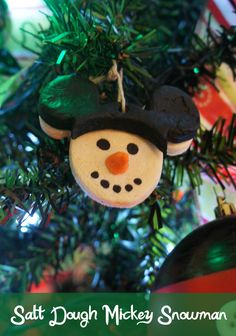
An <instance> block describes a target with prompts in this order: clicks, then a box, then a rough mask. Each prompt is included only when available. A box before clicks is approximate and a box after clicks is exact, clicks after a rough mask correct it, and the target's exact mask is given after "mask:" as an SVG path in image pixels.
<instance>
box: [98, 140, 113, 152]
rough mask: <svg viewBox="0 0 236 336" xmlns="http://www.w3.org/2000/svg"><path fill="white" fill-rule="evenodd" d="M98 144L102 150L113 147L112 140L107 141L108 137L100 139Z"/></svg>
mask: <svg viewBox="0 0 236 336" xmlns="http://www.w3.org/2000/svg"><path fill="white" fill-rule="evenodd" d="M97 146H98V147H99V148H100V149H102V150H108V149H109V148H110V147H111V145H110V142H109V141H107V140H106V139H100V140H98V141H97Z"/></svg>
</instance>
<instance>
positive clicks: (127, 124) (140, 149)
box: [39, 75, 199, 208]
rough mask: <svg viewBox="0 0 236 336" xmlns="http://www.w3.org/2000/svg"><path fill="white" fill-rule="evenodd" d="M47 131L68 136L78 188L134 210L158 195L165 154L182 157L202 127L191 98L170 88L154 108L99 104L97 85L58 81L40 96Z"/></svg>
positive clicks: (72, 78)
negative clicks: (155, 194) (155, 192)
mask: <svg viewBox="0 0 236 336" xmlns="http://www.w3.org/2000/svg"><path fill="white" fill-rule="evenodd" d="M39 120H40V125H41V128H42V129H43V131H44V132H45V133H46V134H48V135H49V136H50V137H52V138H54V139H57V140H60V139H63V138H65V137H68V136H69V137H70V150H69V161H70V166H71V170H72V173H73V176H74V178H75V180H76V182H77V183H78V184H79V186H80V187H81V188H82V189H83V190H84V191H85V192H86V193H87V194H88V196H90V197H91V198H92V199H93V200H95V201H96V202H98V203H101V204H103V205H105V206H109V207H116V208H131V207H134V206H136V205H138V204H140V203H142V202H143V201H144V200H145V199H147V198H148V197H149V196H150V194H151V193H152V192H153V191H154V190H155V188H156V186H157V184H158V182H159V180H160V177H161V172H162V166H163V159H164V156H165V155H166V154H167V155H171V156H174V155H179V154H182V153H184V152H185V151H186V150H187V149H188V148H189V146H190V145H191V142H192V139H193V137H194V136H195V134H196V131H197V129H198V127H199V113H198V110H197V108H196V107H195V105H194V103H193V102H192V100H191V98H190V97H189V96H188V95H187V94H186V93H184V92H183V91H182V90H179V89H177V88H175V87H171V86H162V87H159V88H157V89H156V90H155V91H154V93H153V98H152V102H151V104H150V109H148V110H143V109H142V108H141V107H138V106H136V105H132V104H128V105H127V107H126V112H125V113H122V112H121V111H120V109H119V104H118V103H107V104H101V103H100V102H99V95H98V90H97V87H96V85H95V84H93V83H92V82H90V81H89V80H86V79H81V78H80V77H79V76H78V75H66V76H58V77H57V78H56V79H54V80H53V81H52V82H50V83H48V84H47V85H46V86H45V87H44V88H43V89H42V90H41V93H40V102H39Z"/></svg>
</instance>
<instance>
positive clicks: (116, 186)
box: [91, 171, 142, 194]
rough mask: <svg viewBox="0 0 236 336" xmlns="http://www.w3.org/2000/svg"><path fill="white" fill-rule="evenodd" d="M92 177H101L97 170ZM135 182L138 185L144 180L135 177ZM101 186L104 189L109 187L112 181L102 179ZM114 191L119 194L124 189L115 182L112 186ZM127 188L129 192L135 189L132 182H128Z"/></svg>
mask: <svg viewBox="0 0 236 336" xmlns="http://www.w3.org/2000/svg"><path fill="white" fill-rule="evenodd" d="M91 177H92V178H93V179H98V178H99V173H98V172H97V171H94V172H92V174H91ZM134 183H135V184H136V185H141V184H142V180H141V179H140V178H135V179H134ZM100 184H101V186H102V187H103V188H104V189H109V188H110V183H109V182H108V181H107V180H101V181H100ZM112 189H113V191H114V192H115V193H117V194H119V193H120V192H121V190H122V188H121V186H119V185H118V184H114V185H113V187H112ZM125 190H126V191H127V192H131V191H132V190H133V186H132V185H131V184H126V186H125Z"/></svg>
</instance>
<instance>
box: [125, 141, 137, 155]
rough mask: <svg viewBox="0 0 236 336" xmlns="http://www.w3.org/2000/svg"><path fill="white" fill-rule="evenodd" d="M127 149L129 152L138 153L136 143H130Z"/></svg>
mask: <svg viewBox="0 0 236 336" xmlns="http://www.w3.org/2000/svg"><path fill="white" fill-rule="evenodd" d="M127 151H128V153H129V154H131V155H135V154H137V153H138V146H137V145H135V144H134V143H130V144H128V146H127Z"/></svg>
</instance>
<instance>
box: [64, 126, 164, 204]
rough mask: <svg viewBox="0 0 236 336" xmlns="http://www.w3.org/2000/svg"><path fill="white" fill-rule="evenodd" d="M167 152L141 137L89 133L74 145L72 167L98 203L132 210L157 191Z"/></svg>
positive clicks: (74, 140) (77, 179) (108, 132)
mask: <svg viewBox="0 0 236 336" xmlns="http://www.w3.org/2000/svg"><path fill="white" fill-rule="evenodd" d="M162 163H163V153H162V152H161V151H160V150H159V149H158V148H157V147H156V146H154V145H153V144H151V143H150V142H149V141H147V140H145V139H143V138H141V137H140V136H137V135H134V134H131V133H127V132H123V131H117V130H99V131H93V132H89V133H86V134H84V135H82V136H80V137H78V138H76V139H71V143H70V165H71V170H72V173H73V175H74V177H75V179H76V181H77V183H78V184H79V185H80V186H81V188H82V189H83V190H84V191H85V192H86V193H87V194H88V195H89V196H90V197H91V198H92V199H93V200H95V201H97V202H99V203H101V204H103V205H106V206H111V207H117V208H130V207H133V206H135V205H137V204H139V203H142V202H143V201H144V200H145V199H146V198H147V197H148V196H149V195H150V194H151V193H152V191H153V190H154V189H155V188H156V186H157V183H158V182H159V179H160V176H161V171H162Z"/></svg>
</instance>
